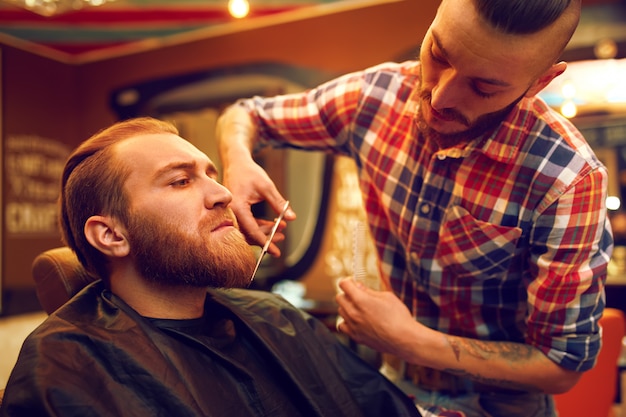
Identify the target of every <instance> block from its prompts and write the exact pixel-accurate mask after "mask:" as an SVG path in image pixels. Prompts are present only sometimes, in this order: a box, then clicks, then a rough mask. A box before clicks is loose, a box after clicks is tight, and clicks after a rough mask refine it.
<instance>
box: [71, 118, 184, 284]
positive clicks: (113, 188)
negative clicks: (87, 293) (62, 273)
mask: <svg viewBox="0 0 626 417" xmlns="http://www.w3.org/2000/svg"><path fill="white" fill-rule="evenodd" d="M159 133H172V134H175V135H178V130H177V129H176V127H174V126H173V125H172V124H170V123H167V122H163V121H160V120H157V119H153V118H150V117H142V118H136V119H129V120H125V121H122V122H118V123H116V124H114V125H112V126H110V127H108V128H106V129H103V130H101V131H99V132H98V133H96V134H95V135H93V136H91V137H90V138H89V139H87V140H86V141H85V142H83V143H82V144H81V145H80V146H78V148H76V149H75V150H74V152H72V154H71V155H70V156H69V158H68V160H67V162H66V164H65V168H64V169H63V176H62V178H61V194H60V197H59V213H60V214H59V226H60V229H61V236H62V238H63V241H64V242H65V244H66V245H67V246H69V247H70V248H71V249H72V250H74V252H76V255H77V256H78V259H79V260H80V262H81V263H82V264H83V266H84V267H85V269H86V270H87V271H88V272H89V273H91V274H93V275H95V276H97V277H99V278H102V279H105V280H106V279H108V275H109V272H108V265H107V261H106V257H105V256H104V255H103V254H102V253H101V252H100V251H98V250H97V249H96V248H94V247H93V246H91V244H90V243H89V242H88V241H87V238H86V237H85V232H84V227H85V223H86V222H87V219H89V217H91V216H95V215H109V216H113V217H115V218H116V219H118V220H119V221H121V222H123V223H124V224H128V221H127V220H128V218H127V216H128V206H129V199H128V197H129V196H128V195H127V193H126V192H125V191H124V182H125V181H126V178H127V177H128V175H129V174H130V170H131V166H132V165H131V164H129V163H124V162H122V161H120V160H119V158H115V156H114V155H115V154H114V152H113V145H115V144H117V143H119V142H121V141H123V140H126V139H129V138H132V137H135V136H140V135H147V134H159Z"/></svg>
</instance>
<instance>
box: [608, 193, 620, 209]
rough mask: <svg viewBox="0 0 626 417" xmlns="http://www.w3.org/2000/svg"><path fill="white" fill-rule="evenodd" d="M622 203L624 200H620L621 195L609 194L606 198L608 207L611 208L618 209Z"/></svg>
mask: <svg viewBox="0 0 626 417" xmlns="http://www.w3.org/2000/svg"><path fill="white" fill-rule="evenodd" d="M621 205H622V202H621V201H620V199H619V197H615V196H608V197H607V198H606V208H607V209H609V210H618V209H619V208H620V206H621Z"/></svg>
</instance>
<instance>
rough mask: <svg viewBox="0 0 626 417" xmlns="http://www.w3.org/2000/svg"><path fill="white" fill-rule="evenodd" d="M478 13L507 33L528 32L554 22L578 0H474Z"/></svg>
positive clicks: (536, 30)
mask: <svg viewBox="0 0 626 417" xmlns="http://www.w3.org/2000/svg"><path fill="white" fill-rule="evenodd" d="M475 2H476V9H477V10H478V13H479V14H480V15H481V16H482V17H483V18H484V19H485V20H486V21H487V22H489V23H490V24H491V25H492V26H493V27H494V28H496V29H498V30H500V31H502V32H504V33H509V34H518V35H523V34H530V33H535V32H538V31H540V30H541V29H544V28H546V27H548V26H550V25H551V24H552V23H554V22H555V21H556V20H557V19H558V18H559V17H560V16H561V15H562V14H563V12H565V10H567V8H568V7H569V6H570V4H572V3H578V4H576V5H577V6H579V5H580V0H475Z"/></svg>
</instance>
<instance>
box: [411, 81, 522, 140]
mask: <svg viewBox="0 0 626 417" xmlns="http://www.w3.org/2000/svg"><path fill="white" fill-rule="evenodd" d="M524 94H525V93H524ZM419 97H420V107H419V108H418V110H417V113H416V123H417V127H418V129H419V131H420V133H422V135H423V136H424V137H425V138H426V139H428V140H432V141H434V142H435V143H437V144H438V145H439V147H440V148H442V149H444V148H449V147H453V146H455V145H458V144H462V143H468V142H470V141H472V140H473V139H475V138H477V137H479V136H481V135H483V134H484V133H486V132H488V131H490V130H492V129H494V128H495V127H496V126H498V125H499V124H500V123H502V121H503V120H504V119H506V117H507V116H508V115H509V113H510V112H511V110H513V108H514V107H515V106H516V105H517V103H519V101H520V100H521V99H522V98H524V95H522V96H520V97H518V98H517V99H516V100H515V101H513V102H512V103H511V104H509V105H508V106H506V107H504V108H503V109H500V110H497V111H495V112H492V113H486V114H483V115H481V116H479V117H478V118H477V119H476V120H474V121H473V122H472V121H470V120H469V119H468V118H467V117H466V116H464V115H463V114H462V113H461V112H459V111H457V110H456V109H443V110H438V111H439V113H441V114H442V115H443V116H445V117H447V118H452V119H453V121H455V122H457V123H460V124H462V125H464V126H466V127H467V129H465V130H462V131H459V132H455V133H441V132H438V131H437V130H435V129H433V128H432V127H431V126H430V125H429V124H428V123H426V120H424V115H423V113H422V112H423V111H424V109H423V104H422V103H424V102H427V103H429V105H430V103H431V100H432V95H431V92H430V91H421V90H420V92H419Z"/></svg>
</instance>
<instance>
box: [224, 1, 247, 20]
mask: <svg viewBox="0 0 626 417" xmlns="http://www.w3.org/2000/svg"><path fill="white" fill-rule="evenodd" d="M228 11H229V13H230V15H231V16H232V17H235V18H237V19H241V18H242V17H246V16H247V15H248V13H249V12H250V3H248V0H228Z"/></svg>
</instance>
